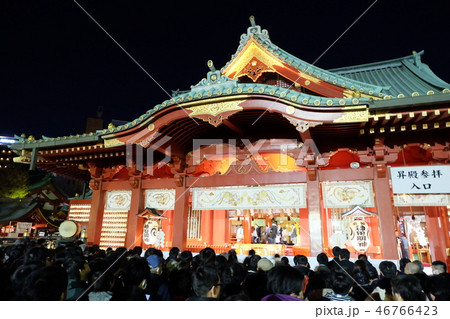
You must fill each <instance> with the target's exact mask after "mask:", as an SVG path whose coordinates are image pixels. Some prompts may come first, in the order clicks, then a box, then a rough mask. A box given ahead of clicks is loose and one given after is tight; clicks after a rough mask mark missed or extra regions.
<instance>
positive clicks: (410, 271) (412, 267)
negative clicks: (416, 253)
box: [405, 262, 420, 275]
mask: <svg viewBox="0 0 450 319" xmlns="http://www.w3.org/2000/svg"><path fill="white" fill-rule="evenodd" d="M419 272H420V267H419V265H418V264H417V263H414V262H411V263H407V264H406V266H405V274H407V275H414V274H417V273H419Z"/></svg>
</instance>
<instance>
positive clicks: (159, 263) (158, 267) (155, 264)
mask: <svg viewBox="0 0 450 319" xmlns="http://www.w3.org/2000/svg"><path fill="white" fill-rule="evenodd" d="M146 260H147V263H148V265H149V267H150V272H151V273H152V274H157V275H160V274H161V273H162V271H163V261H164V260H163V259H162V258H161V257H160V256H158V255H156V254H155V255H150V256H148V257H147V259H146Z"/></svg>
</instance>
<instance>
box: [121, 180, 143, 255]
mask: <svg viewBox="0 0 450 319" xmlns="http://www.w3.org/2000/svg"><path fill="white" fill-rule="evenodd" d="M135 186H136V187H135V188H133V189H132V190H131V205H130V211H129V212H128V224H127V237H126V239H125V247H127V248H128V249H131V248H133V247H134V246H141V245H142V232H143V227H144V218H142V217H138V216H137V214H138V213H140V212H141V211H142V210H143V209H144V208H143V205H144V204H143V202H144V201H143V198H142V197H143V196H142V189H141V182H140V178H139V181H138V183H137V184H136V185H135Z"/></svg>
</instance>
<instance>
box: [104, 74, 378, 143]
mask: <svg viewBox="0 0 450 319" xmlns="http://www.w3.org/2000/svg"><path fill="white" fill-rule="evenodd" d="M214 72H219V71H210V72H208V77H207V79H210V78H211V75H212V74H213V73H214ZM217 79H222V80H223V77H221V78H217ZM227 79H228V78H227ZM228 80H229V81H228V82H221V83H217V81H219V80H216V83H211V82H208V80H205V79H203V80H202V81H201V82H200V83H199V84H198V85H196V86H192V87H191V90H190V91H187V92H179V93H178V94H177V96H174V97H172V99H169V100H166V101H163V102H162V103H160V104H157V105H156V106H155V107H154V108H153V109H150V110H148V111H147V112H146V113H144V114H143V115H141V116H140V117H138V118H137V119H135V120H133V121H131V122H129V123H127V124H124V125H120V126H117V127H114V128H109V129H107V130H106V129H105V130H103V131H104V134H103V135H102V138H104V139H108V138H111V137H114V136H116V134H117V133H120V132H125V131H128V132H129V131H130V130H134V129H137V128H140V127H142V126H144V125H147V124H149V123H150V122H151V118H152V117H153V116H154V115H155V114H156V113H159V112H161V111H163V110H164V109H166V108H168V107H171V106H177V105H180V104H184V103H187V102H199V101H202V100H207V99H211V98H217V97H227V96H230V97H231V96H233V97H236V98H238V97H239V96H240V95H245V96H246V98H248V95H253V94H254V95H268V96H272V97H276V98H277V99H279V100H283V101H288V102H289V103H293V104H297V105H299V106H308V107H343V106H352V105H361V104H371V103H372V100H371V99H370V98H328V97H321V96H314V95H309V94H305V93H301V92H298V91H295V90H290V89H288V88H282V87H278V86H274V85H267V84H259V83H237V82H236V81H234V80H231V79H228ZM180 107H182V106H180ZM186 115H188V114H187V113H186Z"/></svg>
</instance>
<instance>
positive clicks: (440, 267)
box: [431, 260, 447, 275]
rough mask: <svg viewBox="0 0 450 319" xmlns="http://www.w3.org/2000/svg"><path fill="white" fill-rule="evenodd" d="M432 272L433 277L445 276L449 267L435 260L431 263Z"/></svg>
mask: <svg viewBox="0 0 450 319" xmlns="http://www.w3.org/2000/svg"><path fill="white" fill-rule="evenodd" d="M431 270H432V271H433V275H439V274H444V273H446V272H447V265H446V264H445V263H444V262H443V261H440V260H435V261H433V262H432V263H431Z"/></svg>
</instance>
